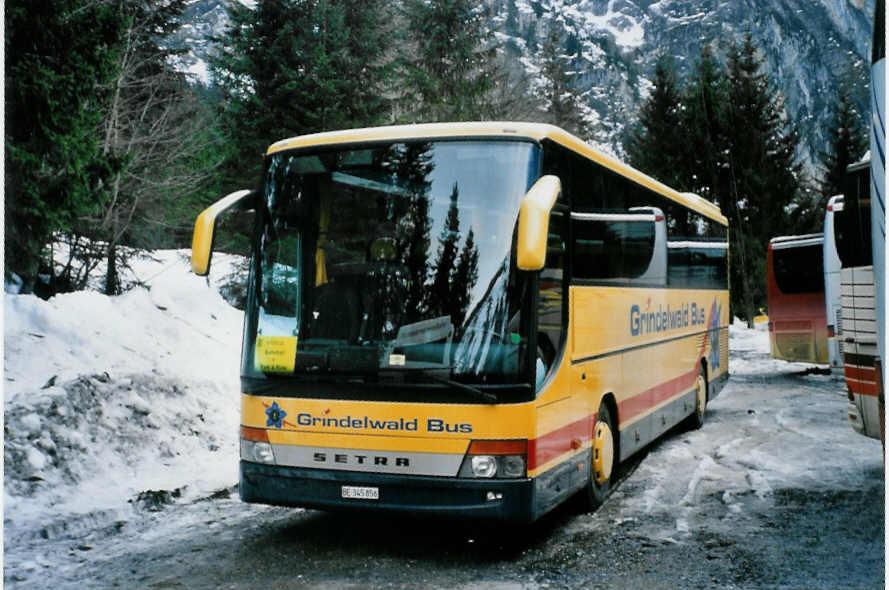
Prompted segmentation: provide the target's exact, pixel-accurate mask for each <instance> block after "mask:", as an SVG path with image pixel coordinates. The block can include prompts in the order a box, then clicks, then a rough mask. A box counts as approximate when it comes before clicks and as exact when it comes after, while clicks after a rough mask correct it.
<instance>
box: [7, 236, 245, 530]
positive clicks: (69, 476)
mask: <svg viewBox="0 0 889 590" xmlns="http://www.w3.org/2000/svg"><path fill="white" fill-rule="evenodd" d="M214 262H215V263H216V266H217V269H216V271H217V272H215V273H214V276H215V280H216V281H218V280H219V278H220V277H222V276H223V275H224V273H225V271H226V270H227V268H230V264H228V263H229V262H232V263H233V261H232V260H231V259H230V258H228V257H225V256H219V255H217V256H216V257H215V258H214ZM135 268H136V272H137V274H139V275H140V277H139V278H140V281H141V282H143V283H145V284H146V285H147V286H146V287H137V288H135V289H133V290H131V291H129V292H127V293H125V294H123V295H121V296H118V297H108V296H105V295H102V294H100V293H95V292H77V293H67V294H62V295H57V296H55V297H53V298H51V299H49V300H48V301H44V300H41V299H39V298H37V297H34V296H32V295H14V294H10V293H7V294H6V295H5V299H4V312H5V313H4V320H5V324H4V343H5V346H4V382H3V383H4V414H5V429H4V439H5V445H4V461H5V472H4V504H5V515H4V518H5V525H6V527H7V530H10V531H15V532H16V534H27V532H28V531H30V532H31V533H32V534H33V533H35V532H38V531H43V532H42V533H41V534H46V531H47V530H49V528H52V527H53V526H56V527H61V528H62V529H66V528H68V527H70V526H71V524H70V523H71V522H73V521H76V520H77V519H78V518H81V519H82V518H86V519H87V520H88V521H90V522H92V524H91V525H90V526H94V525H95V524H96V522H93V521H98V522H100V523H105V522H109V521H114V520H115V519H118V518H122V516H121V515H122V514H123V513H126V512H127V511H129V510H133V509H144V508H145V506H146V505H157V501H156V498H167V499H168V501H177V500H179V499H188V498H191V497H195V496H200V495H205V494H208V493H212V492H213V491H215V490H218V489H220V488H225V487H229V486H231V485H232V484H234V483H235V482H236V481H237V460H238V449H237V425H238V423H239V419H238V410H239V403H238V390H239V387H238V385H239V384H238V372H239V363H240V361H239V354H240V335H241V326H242V322H243V315H242V312H240V311H239V310H237V309H235V308H233V307H231V306H230V305H228V304H227V303H226V302H225V301H224V300H223V299H222V297H221V296H220V295H219V293H218V291H217V290H216V289H215V288H213V287H211V286H210V285H209V284H208V283H207V281H206V279H202V278H199V277H196V276H194V275H192V274H191V273H190V271H189V268H188V264H187V258H186V257H185V256H184V253H183V252H177V251H165V252H158V253H155V255H154V256H153V257H152V258H150V259H145V260H139V261H137V262H136V264H135ZM140 494H141V495H140ZM146 494H147V495H146ZM152 494H154V495H152ZM146 498H148V500H146ZM152 498H154V500H152ZM66 523H67V524H66Z"/></svg>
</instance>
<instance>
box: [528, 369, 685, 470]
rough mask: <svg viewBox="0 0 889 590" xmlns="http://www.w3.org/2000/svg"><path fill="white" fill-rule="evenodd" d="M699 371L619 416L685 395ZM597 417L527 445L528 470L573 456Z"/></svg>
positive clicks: (632, 402) (631, 403) (630, 402)
mask: <svg viewBox="0 0 889 590" xmlns="http://www.w3.org/2000/svg"><path fill="white" fill-rule="evenodd" d="M697 375H698V369H696V368H695V369H692V370H691V371H689V372H688V373H685V374H684V375H680V376H679V377H676V378H675V379H671V380H669V381H667V382H666V383H662V384H660V385H658V386H656V387H652V388H651V389H647V390H645V391H643V392H641V393H639V394H637V395H634V396H633V397H631V398H630V399H627V400H624V401H622V402H620V403H619V404H618V415H619V416H620V420H621V422H625V421H627V420H630V419H632V418H634V417H635V416H638V415H639V414H642V413H644V412H645V411H647V410H650V409H651V408H653V407H654V406H656V405H658V404H660V403H661V402H663V401H666V400H668V399H670V398H672V397H675V396H676V395H678V394H680V393H685V392H686V391H688V390H690V389H691V388H692V386H693V385H694V382H695V378H696V377H697ZM594 426H595V416H594V415H590V416H586V417H584V418H581V419H580V420H577V421H576V422H572V423H571V424H568V425H566V426H562V427H561V428H557V429H555V430H553V431H552V432H549V433H547V434H544V435H543V436H541V437H538V438H536V439H531V440H529V441H528V469H531V470H533V469H537V468H538V467H540V466H541V465H545V464H546V463H549V462H550V461H552V460H554V459H558V458H559V457H561V456H562V455H566V454H568V453H571V452H573V451H574V450H576V449H575V446H574V442H575V441H580V442H581V444H583V443H585V442H586V441H588V440H589V439H590V438H591V437H592V432H593V427H594Z"/></svg>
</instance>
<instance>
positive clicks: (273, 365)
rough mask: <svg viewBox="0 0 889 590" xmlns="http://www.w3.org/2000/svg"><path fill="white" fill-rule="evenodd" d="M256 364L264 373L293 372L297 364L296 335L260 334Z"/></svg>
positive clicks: (257, 339)
mask: <svg viewBox="0 0 889 590" xmlns="http://www.w3.org/2000/svg"><path fill="white" fill-rule="evenodd" d="M254 364H255V365H256V370H257V371H262V372H263V373H292V372H293V369H294V367H295V366H296V336H258V337H257V338H256V355H255V360H254Z"/></svg>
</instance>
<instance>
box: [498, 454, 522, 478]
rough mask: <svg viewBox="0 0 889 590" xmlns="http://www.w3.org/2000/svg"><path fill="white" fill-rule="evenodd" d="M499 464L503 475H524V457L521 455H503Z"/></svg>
mask: <svg viewBox="0 0 889 590" xmlns="http://www.w3.org/2000/svg"><path fill="white" fill-rule="evenodd" d="M500 466H501V469H500V472H501V473H502V475H503V477H525V458H524V457H522V456H521V455H504V456H503V457H502V458H501V461H500Z"/></svg>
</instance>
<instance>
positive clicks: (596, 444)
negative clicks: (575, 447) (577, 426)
mask: <svg viewBox="0 0 889 590" xmlns="http://www.w3.org/2000/svg"><path fill="white" fill-rule="evenodd" d="M603 426H604V427H605V428H603ZM609 454H610V457H609V456H606V455H609ZM617 457H618V447H617V437H616V430H615V428H614V419H613V418H612V417H611V411H610V410H609V409H608V406H607V405H605V404H604V403H603V404H602V405H600V406H599V413H598V416H597V419H596V426H595V428H594V430H593V445H592V447H591V448H590V463H589V466H588V470H587V471H588V476H587V484H586V487H585V488H584V490H583V492H582V493H581V497H582V499H583V507H584V508H585V509H586V510H587V511H588V512H592V511H593V510H596V509H597V508H598V507H599V506H601V505H602V504H603V503H604V502H605V500H606V498H608V494H609V492H610V491H611V481H612V475H613V474H614V472H615V469H616V467H617V463H618V458H617Z"/></svg>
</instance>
